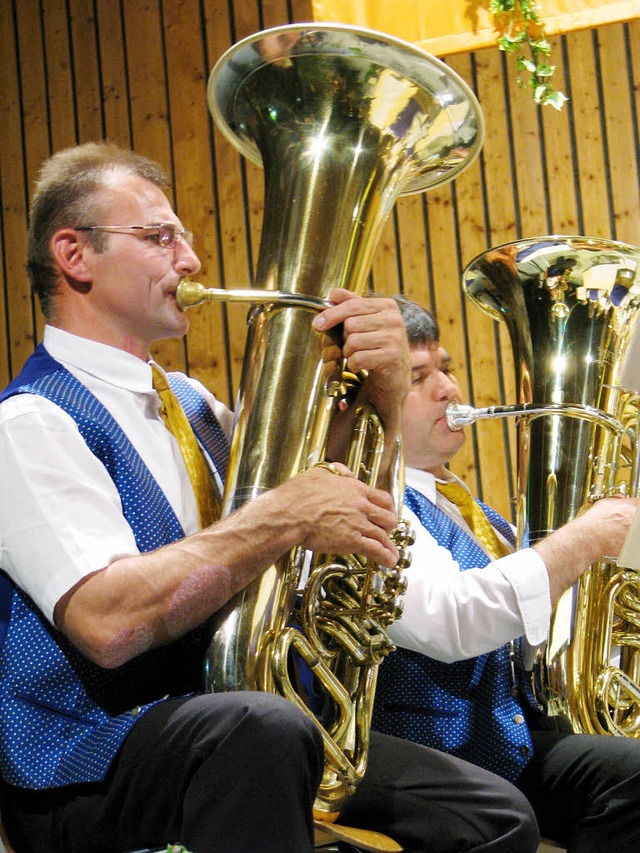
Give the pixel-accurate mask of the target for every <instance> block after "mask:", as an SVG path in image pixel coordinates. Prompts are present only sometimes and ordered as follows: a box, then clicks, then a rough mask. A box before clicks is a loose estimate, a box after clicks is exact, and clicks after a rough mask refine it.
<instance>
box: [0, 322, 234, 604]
mask: <svg viewBox="0 0 640 853" xmlns="http://www.w3.org/2000/svg"><path fill="white" fill-rule="evenodd" d="M43 343H44V345H45V347H46V349H47V351H48V352H49V353H50V355H51V356H52V357H53V358H55V359H56V360H57V361H59V362H60V363H61V364H62V365H63V366H64V367H66V368H67V369H68V370H69V371H70V372H71V373H73V375H74V376H76V378H78V379H79V380H80V381H81V382H82V383H83V384H84V385H85V386H86V387H87V388H88V389H89V390H90V391H91V392H92V393H93V394H94V395H95V396H96V397H97V398H98V399H99V400H100V401H101V402H102V403H103V405H104V406H105V407H106V408H107V410H108V411H109V412H110V413H111V415H113V417H114V418H115V419H116V421H117V422H118V423H119V424H120V426H121V427H122V429H123V430H124V432H125V434H126V435H127V437H128V438H129V439H130V441H131V442H132V444H133V446H134V447H135V449H136V450H137V451H138V453H139V454H140V456H141V457H142V459H143V461H144V462H145V464H146V465H147V467H148V468H149V470H150V472H151V474H152V475H153V477H154V478H155V479H156V481H157V482H158V484H159V485H160V487H161V488H162V490H163V492H164V493H165V495H166V497H167V499H168V501H169V503H170V504H171V506H172V508H173V509H174V511H175V513H176V515H177V517H178V519H179V520H180V523H181V524H182V526H183V529H184V531H185V534H186V535H189V534H191V533H194V532H195V531H197V530H198V528H199V524H198V512H197V506H196V502H195V497H194V495H193V490H192V488H191V483H190V481H189V477H188V474H187V471H186V469H185V466H184V462H183V460H182V456H181V454H180V450H179V447H178V444H177V442H176V440H175V439H174V437H173V436H172V435H171V433H170V432H169V431H168V430H167V429H166V427H165V425H164V422H163V421H162V419H161V417H160V414H159V409H160V406H159V398H158V395H157V394H156V392H155V391H154V390H153V387H152V384H151V366H150V363H147V362H144V361H142V360H141V359H139V358H137V357H136V356H133V355H131V354H129V353H126V352H124V351H122V350H119V349H116V348H114V347H110V346H105V345H104V344H99V343H96V342H95V341H91V340H88V339H85V338H79V337H77V336H75V335H71V334H69V333H68V332H64V331H61V330H60V329H56V328H53V327H51V326H47V327H46V328H45V333H44V339H43ZM185 378H186V377H185ZM189 381H190V382H191V383H192V384H193V385H194V386H195V387H196V388H197V390H198V391H199V392H200V393H201V394H203V396H204V397H205V398H206V399H207V401H208V403H209V405H210V406H211V408H212V410H213V412H214V414H215V415H216V417H217V418H218V421H219V422H220V424H221V426H222V429H223V430H224V431H225V433H226V435H227V436H229V435H230V433H231V428H232V424H233V415H232V413H231V412H230V411H229V409H227V408H226V406H224V405H223V404H222V403H220V402H219V401H218V400H216V399H215V397H214V396H213V395H212V394H210V393H209V392H208V391H207V390H206V389H205V388H204V387H203V386H202V385H201V384H200V383H198V382H196V381H195V380H192V379H189ZM0 472H1V475H0V566H2V568H3V569H4V570H5V571H6V572H7V573H8V574H9V576H10V577H11V578H12V579H13V580H14V581H15V582H16V583H17V584H18V585H19V586H20V587H21V588H22V589H24V590H25V592H27V594H28V595H29V596H30V597H31V598H32V599H33V600H34V601H35V602H36V604H37V605H38V607H40V608H41V609H42V611H43V612H44V613H45V615H46V616H47V617H48V618H49V619H50V620H52V621H53V609H54V607H55V605H56V603H57V601H58V600H59V599H60V597H61V596H62V595H63V594H64V593H66V592H67V591H68V590H69V589H71V588H72V587H73V586H75V585H76V584H77V583H78V581H79V580H81V579H82V578H83V577H85V576H87V575H89V574H91V573H92V572H95V571H97V570H99V569H101V568H103V567H104V566H106V565H108V564H110V563H112V562H113V561H114V560H116V559H117V558H118V557H120V556H124V555H131V554H137V553H138V549H137V546H136V543H135V538H134V536H133V532H132V530H131V528H130V527H129V525H128V523H127V522H126V520H125V518H124V516H123V514H122V505H121V502H120V497H119V495H118V492H117V490H116V488H115V486H114V484H113V481H112V480H111V478H110V476H109V474H108V473H107V470H106V468H105V467H104V465H103V464H102V463H101V462H100V461H99V460H98V459H97V458H96V457H95V456H94V455H93V453H92V452H91V451H90V450H89V448H88V447H87V445H86V444H85V442H84V440H83V439H82V437H81V436H80V433H79V431H78V428H77V426H76V424H75V422H74V421H73V419H72V418H71V417H70V416H69V415H67V414H66V412H64V411H63V410H62V409H60V408H59V407H58V406H56V405H55V404H54V403H52V402H51V401H50V400H47V399H45V398H43V397H40V396H37V395H31V394H18V395H15V396H13V397H11V398H9V399H8V400H6V401H5V402H4V403H2V405H0Z"/></svg>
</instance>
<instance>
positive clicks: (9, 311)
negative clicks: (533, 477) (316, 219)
mask: <svg viewBox="0 0 640 853" xmlns="http://www.w3.org/2000/svg"><path fill="white" fill-rule="evenodd" d="M310 17H311V11H310V2H309V0H262V2H260V0H224V2H223V0H0V44H1V45H2V46H3V48H2V51H0V143H1V144H0V196H1V205H0V216H1V219H0V258H1V265H0V384H1V385H4V384H5V383H6V382H7V381H8V380H9V379H10V378H11V377H12V376H13V375H15V374H16V372H17V371H18V370H19V368H20V366H21V365H22V363H23V362H24V360H25V358H26V357H27V356H28V354H29V353H30V352H31V350H32V348H33V346H34V344H35V343H36V342H37V341H38V339H39V337H40V335H41V331H42V318H41V315H40V313H39V309H38V307H37V305H35V304H34V300H33V298H32V296H31V294H30V291H29V286H28V282H27V278H26V275H25V272H24V261H25V242H26V224H27V215H28V214H27V212H28V200H29V195H30V192H31V187H32V183H33V180H34V178H35V175H36V173H37V169H38V165H39V163H40V162H41V161H42V159H43V158H44V157H46V156H47V155H48V154H49V153H51V152H52V151H54V150H57V149H59V148H62V147H65V146H68V145H73V144H76V143H78V142H85V141H88V140H98V139H110V140H112V141H114V142H117V143H120V144H122V145H127V146H131V147H133V148H135V149H136V150H139V151H141V152H143V153H145V154H148V155H150V156H151V157H154V158H156V159H157V160H159V161H160V162H161V163H162V164H163V165H164V166H165V168H166V169H167V170H168V171H169V173H170V174H171V176H172V179H173V181H172V182H173V187H174V202H175V204H176V206H177V210H178V213H179V215H180V217H181V218H182V220H183V221H184V222H185V223H186V224H188V227H190V228H192V229H193V230H194V232H195V233H196V235H197V243H196V248H197V250H198V253H199V255H200V257H201V260H202V264H203V270H202V272H201V274H200V277H201V280H202V281H205V282H206V283H208V284H209V285H211V286H226V287H236V286H241V285H244V284H246V283H248V281H249V280H250V279H251V276H252V272H253V269H254V266H255V261H256V258H257V253H258V247H259V241H260V224H261V219H262V174H261V171H260V170H259V169H258V168H257V167H255V166H253V165H251V164H249V163H247V162H246V161H244V160H243V159H242V158H241V157H240V156H239V155H238V154H237V152H236V151H235V150H234V149H233V148H232V147H231V146H230V145H229V144H228V143H227V142H226V141H225V140H224V139H223V138H222V137H221V136H220V134H219V133H218V131H217V129H215V128H213V127H212V124H211V121H210V119H209V115H208V110H207V108H206V95H205V90H206V82H207V78H208V74H209V71H210V69H211V68H212V66H213V64H214V62H215V61H216V59H217V58H218V57H219V56H220V55H221V53H222V52H223V51H224V50H225V49H226V48H227V47H228V46H229V45H230V44H232V43H233V42H234V41H237V40H238V39H240V38H242V37H243V36H246V35H248V34H250V33H253V32H255V31H257V30H260V29H263V28H266V27H270V26H276V25H280V24H283V23H289V22H296V21H306V20H309V19H310ZM552 47H553V58H554V61H555V62H556V64H557V66H558V70H557V72H556V76H557V80H558V87H559V88H561V89H563V90H564V91H565V92H566V93H567V94H568V95H569V97H570V101H569V103H568V104H567V106H566V107H565V109H564V110H563V111H562V112H560V113H558V112H556V111H554V110H552V109H551V108H548V107H547V108H544V109H542V110H541V109H539V108H536V107H535V106H534V105H533V104H532V102H531V99H530V96H529V94H528V93H527V92H526V91H522V90H520V89H518V87H517V86H516V84H515V81H514V73H513V70H512V68H511V67H510V66H509V65H507V64H506V63H505V58H504V56H503V55H501V54H500V53H499V52H498V51H497V50H496V49H493V48H488V49H485V50H482V51H478V52H476V53H471V54H463V55H456V56H452V57H449V58H445V61H448V63H449V64H450V65H451V67H452V68H454V69H455V70H456V71H457V72H458V73H459V74H460V75H461V76H462V77H463V78H464V79H465V80H466V81H467V82H468V83H469V84H470V85H471V86H472V88H473V89H474V90H475V92H476V93H477V95H478V97H479V99H480V102H481V104H482V107H483V111H484V114H485V118H486V125H487V138H486V143H485V146H484V149H483V153H482V156H481V157H480V158H479V159H478V160H477V162H476V163H475V164H474V165H473V166H472V167H471V168H470V169H468V170H467V171H466V172H465V173H464V174H463V175H461V176H460V177H459V178H458V179H457V180H456V181H455V182H453V183H452V184H449V185H447V186H445V187H442V188H439V189H436V190H431V191H430V192H428V193H427V194H425V195H419V196H410V197H405V198H402V199H400V201H399V202H398V204H397V205H396V208H395V210H394V212H393V214H392V216H391V217H390V219H389V222H388V224H387V226H386V228H385V231H384V235H383V238H382V240H381V242H380V244H379V247H378V250H377V254H376V257H375V260H374V265H373V270H372V275H371V281H372V287H373V289H374V290H375V291H376V292H379V293H393V292H396V291H403V292H404V293H406V294H407V295H409V296H410V297H412V298H415V299H417V300H419V301H422V302H423V303H424V304H426V305H429V306H431V307H433V308H434V309H435V310H436V312H437V314H438V317H439V319H440V322H441V325H442V328H443V340H444V342H445V344H446V345H447V347H448V348H449V350H450V351H451V352H452V354H453V357H454V361H455V363H456V365H457V366H458V368H459V377H460V380H461V384H462V387H463V391H464V394H465V396H466V397H467V398H468V399H470V400H471V401H473V402H474V403H475V404H476V405H489V404H493V403H499V402H504V401H506V402H510V401H511V400H512V399H513V376H512V366H511V360H510V346H509V343H508V341H507V340H506V339H505V336H504V334H503V332H502V331H501V330H500V329H499V328H497V327H496V325H495V324H494V323H493V322H492V321H491V320H489V319H488V318H486V317H485V316H484V315H482V314H481V313H480V312H479V311H478V310H477V309H476V308H474V307H473V306H471V305H470V304H469V303H465V300H464V299H463V297H462V295H461V290H460V283H459V282H460V278H461V273H462V270H463V268H464V266H465V265H466V263H467V262H468V261H470V260H471V259H472V258H473V257H475V255H476V254H478V253H479V252H482V251H484V250H486V249H487V248H489V247H492V246H496V245H499V244H501V243H503V242H507V241H511V240H514V239H517V238H521V237H532V236H539V235H544V234H551V233H564V234H569V233H574V234H575V233H580V234H586V235H589V236H602V237H610V238H615V239H619V240H622V241H625V242H628V243H632V244H634V245H640V215H639V214H640V187H639V161H640V155H639V144H638V117H639V112H640V110H639V99H640V95H639V92H640V21H638V20H634V21H632V22H626V23H621V24H613V25H609V26H606V27H602V28H600V29H597V30H592V31H581V32H576V33H572V34H569V35H567V36H562V37H557V38H554V39H553V45H552ZM245 314H246V312H245V309H244V308H242V307H241V306H230V307H222V306H218V305H216V306H213V305H210V306H203V307H199V308H196V309H192V311H191V330H190V332H189V335H188V336H187V338H186V340H185V341H171V342H167V343H165V344H163V345H162V346H161V347H159V353H158V354H159V357H160V358H161V359H162V360H163V362H164V363H165V364H166V365H167V366H168V367H170V368H180V369H186V370H188V371H189V372H191V373H192V374H193V375H196V376H198V378H200V379H202V380H203V381H205V382H206V383H207V384H208V385H209V386H210V387H212V388H213V389H214V390H215V391H216V393H217V394H218V395H219V396H220V397H221V398H222V399H224V400H225V401H226V402H229V403H232V402H233V400H234V397H235V394H236V391H237V384H238V378H239V371H240V364H241V359H242V353H243V348H244V334H245V332H244V330H245ZM513 458H514V448H513V439H512V431H511V427H509V426H507V425H506V424H505V423H504V422H500V423H497V422H495V423H488V422H483V423H482V424H481V425H480V426H479V427H478V428H477V429H476V428H474V430H473V431H472V432H471V439H470V440H469V441H468V442H467V444H466V446H465V449H464V450H463V452H462V453H461V454H460V455H459V457H458V458H457V459H456V460H455V463H454V466H453V467H454V468H455V470H457V471H458V472H459V473H461V474H462V476H463V477H464V478H465V479H467V481H468V482H469V483H470V485H471V486H472V487H473V488H476V489H477V490H478V491H479V492H480V494H482V495H484V497H485V498H486V499H488V500H490V501H491V502H493V503H494V505H496V506H497V507H498V508H499V509H501V510H502V511H503V512H506V513H509V512H510V500H511V492H512V482H513Z"/></svg>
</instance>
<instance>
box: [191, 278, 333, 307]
mask: <svg viewBox="0 0 640 853" xmlns="http://www.w3.org/2000/svg"><path fill="white" fill-rule="evenodd" d="M176 302H177V303H178V308H179V309H180V310H181V311H186V310H187V308H193V307H194V306H195V305H200V304H202V303H203V302H248V303H250V304H252V305H290V306H292V307H296V308H307V309H309V310H311V311H322V310H324V309H325V308H329V307H330V306H331V305H332V304H333V303H331V302H330V301H329V300H328V299H320V298H318V297H317V296H305V295H304V294H301V293H283V292H282V291H280V290H264V289H259V288H256V287H243V288H237V289H235V290H227V289H226V288H222V287H205V286H204V284H200V283H199V282H197V281H191V280H190V279H183V280H182V281H181V282H180V283H179V284H178V289H177V290H176Z"/></svg>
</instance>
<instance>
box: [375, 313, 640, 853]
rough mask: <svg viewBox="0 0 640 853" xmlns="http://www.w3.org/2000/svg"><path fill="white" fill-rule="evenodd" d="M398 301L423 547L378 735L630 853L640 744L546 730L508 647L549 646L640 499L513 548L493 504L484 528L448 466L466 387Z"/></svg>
mask: <svg viewBox="0 0 640 853" xmlns="http://www.w3.org/2000/svg"><path fill="white" fill-rule="evenodd" d="M397 302H398V303H399V305H400V309H401V311H402V314H403V317H404V321H405V325H406V328H407V332H408V337H409V346H410V351H411V369H412V384H411V391H410V392H409V394H408V396H407V398H406V400H405V404H404V412H403V427H402V432H403V440H404V449H405V458H406V463H407V490H406V506H407V507H408V508H409V509H410V510H411V511H412V512H410V513H407V515H408V517H409V518H411V517H412V515H413V521H414V524H415V526H416V532H417V540H416V545H415V547H414V549H413V553H414V555H413V562H412V565H411V568H410V569H409V570H408V572H407V579H408V581H409V587H408V591H407V593H406V595H405V597H404V604H405V607H404V616H403V618H402V619H401V620H399V621H398V622H397V623H396V624H395V625H394V626H392V629H391V631H390V634H391V637H392V639H393V640H394V641H395V642H396V643H397V644H398V645H399V646H401V648H400V649H399V650H398V651H397V652H396V653H394V654H393V655H391V656H390V657H389V658H388V659H387V660H386V661H385V663H384V665H383V666H382V667H381V669H380V673H379V679H378V689H377V692H376V702H375V708H374V717H373V727H374V728H375V729H376V730H378V731H382V732H386V733H388V734H393V735H396V736H399V737H403V738H407V739H409V740H412V741H416V742H419V743H422V744H425V745H428V746H432V747H436V748H437V749H440V750H443V751H445V752H447V753H450V754H454V755H457V756H460V757H462V758H465V759H466V760H467V761H470V762H473V763H475V764H477V765H480V766H481V767H484V768H486V769H487V770H490V771H491V772H492V773H493V774H499V775H500V776H501V777H503V778H504V779H507V780H509V781H510V782H511V783H513V784H514V785H515V786H517V787H518V788H519V789H520V791H522V792H523V793H524V794H525V795H526V797H527V798H528V800H529V801H530V803H531V805H532V806H533V809H534V811H535V814H536V817H537V820H538V823H539V826H540V830H541V832H542V835H544V836H546V837H550V838H553V839H555V840H558V841H559V842H561V843H562V844H564V845H566V846H567V848H568V850H570V851H572V853H591V851H593V853H596V851H601V850H604V849H607V848H611V849H615V850H616V851H628V853H632V851H634V850H637V849H640V848H639V845H640V825H639V824H638V820H637V814H638V808H639V807H640V743H638V742H637V741H636V740H633V739H627V738H617V737H615V738H614V737H609V736H606V735H602V736H597V735H581V734H572V733H570V732H569V733H568V732H558V731H549V730H544V728H543V726H544V725H545V724H546V727H547V729H548V728H549V723H550V720H549V719H548V718H546V717H543V716H542V714H541V713H540V712H539V710H538V709H537V708H534V703H533V697H531V698H532V701H531V702H530V701H529V699H528V698H527V696H526V695H525V691H524V689H523V685H524V684H525V679H524V678H522V679H519V678H518V666H517V663H516V661H517V657H516V658H515V659H514V657H513V656H512V648H515V647H514V646H512V644H511V641H514V640H516V639H517V638H519V637H520V636H524V637H526V639H527V640H528V641H529V642H530V643H531V644H532V645H537V644H539V643H541V642H542V641H544V640H545V638H546V634H547V631H548V627H549V623H550V613H551V608H552V606H553V604H554V603H555V602H556V601H557V600H558V598H559V596H560V595H561V594H562V592H564V590H566V589H568V588H569V587H570V586H571V585H572V584H573V583H574V582H575V581H576V580H577V578H578V577H579V576H580V574H581V573H582V572H583V571H584V570H585V569H586V568H587V567H588V566H589V565H590V564H591V563H594V562H596V561H597V560H599V559H602V558H603V557H604V556H605V555H607V556H611V555H614V556H615V555H616V554H618V553H619V551H620V548H621V546H622V544H623V542H624V539H625V537H626V534H627V530H628V527H629V524H630V521H631V519H632V518H633V515H634V513H635V510H636V504H637V502H636V501H635V500H631V499H622V498H609V499H606V500H601V501H599V502H597V503H596V504H595V505H594V506H593V507H592V508H590V509H589V510H588V511H587V512H586V513H585V514H583V515H581V516H580V517H579V518H577V519H575V520H573V521H571V522H569V523H568V524H566V525H565V526H564V527H561V528H560V529H559V530H557V531H555V532H554V533H552V534H551V535H549V536H548V537H547V538H546V539H544V540H542V541H540V542H539V543H537V544H536V545H534V546H533V547H532V548H527V549H523V550H521V551H518V552H516V553H510V552H512V551H513V548H514V537H513V531H512V529H511V527H510V525H509V524H507V522H506V521H505V520H504V519H502V518H501V517H500V516H499V515H498V514H497V513H495V512H494V511H493V510H491V509H490V508H489V507H485V506H484V505H482V509H483V513H482V514H483V516H484V518H485V525H486V519H488V520H489V521H490V525H486V527H487V529H486V530H484V531H482V532H480V531H479V530H478V528H477V527H476V526H475V522H474V521H473V520H468V517H465V515H463V512H464V513H465V514H466V512H467V510H466V509H465V508H461V507H460V498H459V497H458V496H456V495H455V494H453V495H452V494H451V488H450V487H451V485H453V484H455V485H453V488H454V489H456V487H458V489H457V490H458V492H459V487H462V488H463V489H464V490H465V492H466V494H467V495H468V489H466V487H464V485H463V484H462V483H461V481H460V480H458V478H456V477H455V476H454V475H453V474H452V473H451V472H450V471H448V470H447V468H446V467H445V466H446V463H448V462H449V461H450V460H451V459H452V458H453V456H454V455H455V453H456V452H457V451H458V450H459V449H460V447H461V446H462V443H463V441H464V434H463V432H454V431H452V430H450V429H449V427H448V425H447V421H446V418H445V409H446V406H447V404H448V403H449V402H450V401H451V400H456V401H459V398H460V389H459V386H458V383H457V381H456V379H455V376H454V375H453V373H452V370H451V365H450V359H449V357H448V355H447V353H446V351H445V349H444V348H443V347H442V346H441V344H440V342H439V330H438V326H437V323H436V320H435V318H434V317H433V316H432V315H431V314H430V313H429V312H428V311H426V310H425V309H423V308H421V307H420V306H419V305H417V304H415V303H414V302H411V301H409V300H407V299H404V298H403V297H397ZM447 493H448V494H447ZM471 524H474V527H473V530H472V528H471V526H470V525H471ZM481 537H482V538H481ZM493 778H494V779H495V780H497V779H498V776H497V775H496V776H494V777H493ZM500 781H502V779H501V780H500ZM515 805H516V802H515V801H514V807H515Z"/></svg>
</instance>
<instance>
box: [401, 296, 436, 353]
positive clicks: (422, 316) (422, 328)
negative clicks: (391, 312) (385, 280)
mask: <svg viewBox="0 0 640 853" xmlns="http://www.w3.org/2000/svg"><path fill="white" fill-rule="evenodd" d="M393 298H394V299H395V300H396V302H397V303H398V307H399V308H400V313H401V314H402V319H403V320H404V325H405V328H406V330H407V337H408V338H409V346H412V347H415V346H421V345H426V344H433V343H437V342H438V341H439V340H440V328H439V326H438V321H437V320H436V318H435V315H434V314H432V313H431V311H429V310H427V309H426V308H423V307H422V305H418V303H417V302H413V301H412V300H411V299H407V297H406V296H394V297H393Z"/></svg>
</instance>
